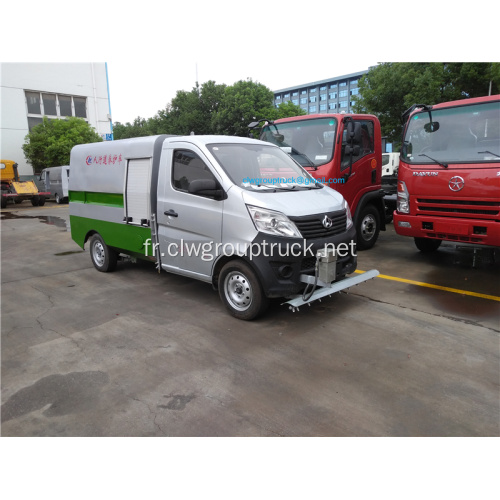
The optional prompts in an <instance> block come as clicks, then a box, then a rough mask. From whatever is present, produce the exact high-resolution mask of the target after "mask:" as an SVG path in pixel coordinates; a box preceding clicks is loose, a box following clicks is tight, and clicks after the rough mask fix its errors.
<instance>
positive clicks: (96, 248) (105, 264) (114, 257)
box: [90, 233, 118, 273]
mask: <svg viewBox="0 0 500 500" xmlns="http://www.w3.org/2000/svg"><path fill="white" fill-rule="evenodd" d="M90 259H91V260H92V264H94V267H95V268H96V269H97V270H98V271H100V272H101V273H109V272H112V271H114V270H115V269H116V264H117V262H118V254H117V253H116V251H115V250H113V249H111V248H109V247H108V245H106V243H104V240H103V239H102V237H101V235H100V234H98V233H95V234H93V235H92V236H91V237H90Z"/></svg>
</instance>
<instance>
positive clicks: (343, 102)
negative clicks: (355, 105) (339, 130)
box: [339, 101, 347, 108]
mask: <svg viewBox="0 0 500 500" xmlns="http://www.w3.org/2000/svg"><path fill="white" fill-rule="evenodd" d="M339 108H347V101H340V103H339Z"/></svg>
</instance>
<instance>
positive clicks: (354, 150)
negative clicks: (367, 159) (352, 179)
mask: <svg viewBox="0 0 500 500" xmlns="http://www.w3.org/2000/svg"><path fill="white" fill-rule="evenodd" d="M345 154H346V155H354V156H359V146H358V145H356V146H346V147H345Z"/></svg>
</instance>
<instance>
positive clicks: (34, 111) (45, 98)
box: [25, 91, 87, 131]
mask: <svg viewBox="0 0 500 500" xmlns="http://www.w3.org/2000/svg"><path fill="white" fill-rule="evenodd" d="M25 96H26V106H27V111H28V129H29V130H30V131H31V129H32V128H33V127H35V126H36V125H39V124H40V123H42V122H43V117H44V116H47V117H49V118H65V117H67V116H77V117H79V118H84V119H87V98H86V97H77V96H70V95H60V94H47V93H45V92H29V91H26V92H25Z"/></svg>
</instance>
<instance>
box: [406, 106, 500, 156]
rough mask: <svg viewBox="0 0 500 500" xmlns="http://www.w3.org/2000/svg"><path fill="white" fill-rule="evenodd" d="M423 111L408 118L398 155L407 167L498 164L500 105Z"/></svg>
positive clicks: (499, 150)
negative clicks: (439, 164) (440, 164)
mask: <svg viewBox="0 0 500 500" xmlns="http://www.w3.org/2000/svg"><path fill="white" fill-rule="evenodd" d="M431 114H432V122H433V123H432V126H431V123H430V119H429V113H428V112H427V111H422V112H419V113H417V114H416V115H414V116H412V117H411V118H410V121H409V124H408V128H407V129H406V134H405V137H404V141H403V147H402V149H401V155H402V157H403V159H404V160H406V161H407V162H409V163H418V164H435V163H440V162H442V163H444V164H447V163H478V162H498V161H499V158H500V103H498V102H488V103H484V104H474V105H469V106H457V107H454V108H447V109H436V110H431ZM431 129H433V130H431Z"/></svg>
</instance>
